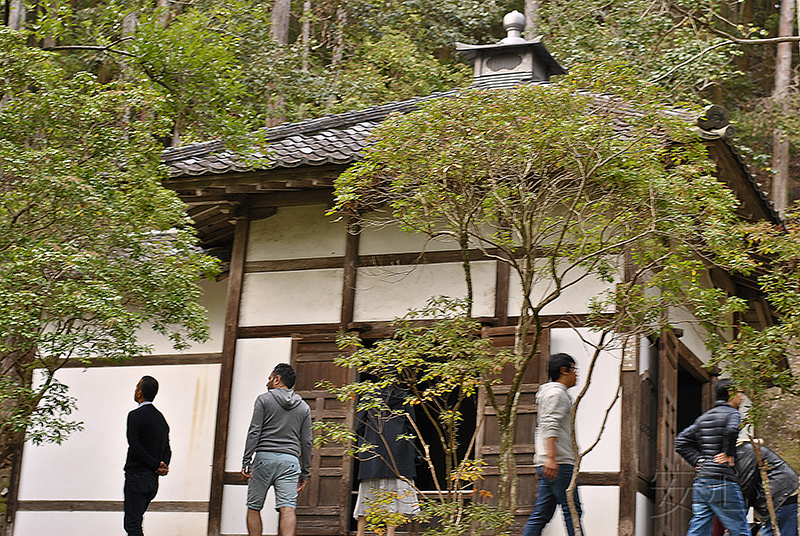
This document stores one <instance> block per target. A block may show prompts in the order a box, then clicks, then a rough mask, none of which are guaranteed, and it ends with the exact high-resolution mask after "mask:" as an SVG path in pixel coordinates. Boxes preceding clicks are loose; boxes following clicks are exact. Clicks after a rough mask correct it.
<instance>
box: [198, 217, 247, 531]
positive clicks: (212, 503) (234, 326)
mask: <svg viewBox="0 0 800 536" xmlns="http://www.w3.org/2000/svg"><path fill="white" fill-rule="evenodd" d="M249 231H250V220H249V219H248V218H246V217H245V218H242V219H238V220H236V230H235V232H234V238H233V252H232V254H231V266H230V271H229V277H228V293H227V297H226V304H225V334H224V336H223V342H222V370H221V371H220V377H219V395H218V398H217V422H216V431H215V436H214V458H213V461H212V466H211V496H210V497H209V501H208V536H220V532H221V530H222V492H223V487H224V480H225V453H226V452H227V450H228V426H229V422H230V410H231V391H232V390H233V366H234V359H235V355H236V340H237V338H238V332H239V306H240V304H241V301H242V286H243V283H244V265H245V260H246V258H245V257H246V254H247V235H248V233H249ZM242 508H244V505H242Z"/></svg>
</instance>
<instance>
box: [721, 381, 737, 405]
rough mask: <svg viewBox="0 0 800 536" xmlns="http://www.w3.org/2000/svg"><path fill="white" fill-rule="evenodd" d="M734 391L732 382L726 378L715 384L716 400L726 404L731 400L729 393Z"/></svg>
mask: <svg viewBox="0 0 800 536" xmlns="http://www.w3.org/2000/svg"><path fill="white" fill-rule="evenodd" d="M733 389H734V386H733V382H732V381H731V380H729V379H727V378H725V379H724V380H719V381H718V382H717V400H722V401H723V402H727V401H728V400H730V399H731V391H732V390H733Z"/></svg>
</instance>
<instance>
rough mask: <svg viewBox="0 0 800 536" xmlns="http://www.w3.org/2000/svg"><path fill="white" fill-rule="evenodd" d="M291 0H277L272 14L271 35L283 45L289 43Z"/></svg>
mask: <svg viewBox="0 0 800 536" xmlns="http://www.w3.org/2000/svg"><path fill="white" fill-rule="evenodd" d="M291 5H292V3H291V0H276V2H275V5H274V6H272V16H271V17H270V22H271V24H272V27H271V28H270V30H269V36H270V37H272V38H273V39H274V40H275V41H277V42H278V43H280V44H282V45H288V44H289V14H290V9H291Z"/></svg>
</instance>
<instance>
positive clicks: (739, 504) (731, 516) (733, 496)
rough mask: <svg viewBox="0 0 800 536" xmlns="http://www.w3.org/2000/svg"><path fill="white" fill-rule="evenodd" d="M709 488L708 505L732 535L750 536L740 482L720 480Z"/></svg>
mask: <svg viewBox="0 0 800 536" xmlns="http://www.w3.org/2000/svg"><path fill="white" fill-rule="evenodd" d="M708 489H709V491H710V495H709V500H708V505H709V507H710V508H711V510H712V511H713V512H714V514H716V516H717V517H718V518H719V520H720V523H722V524H723V526H724V527H725V529H726V530H727V531H728V532H729V533H730V534H731V536H750V525H749V523H748V522H747V510H746V508H745V506H744V497H742V490H741V488H740V487H739V484H737V483H736V482H728V481H719V482H717V483H714V484H713V485H710V486H709V488H708Z"/></svg>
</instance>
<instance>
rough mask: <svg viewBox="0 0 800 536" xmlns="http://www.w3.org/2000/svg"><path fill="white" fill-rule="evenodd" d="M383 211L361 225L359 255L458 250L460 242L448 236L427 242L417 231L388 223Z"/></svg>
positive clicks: (371, 216) (368, 218)
mask: <svg viewBox="0 0 800 536" xmlns="http://www.w3.org/2000/svg"><path fill="white" fill-rule="evenodd" d="M382 216H385V214H381V213H373V214H371V215H370V216H368V217H367V218H366V220H365V222H364V223H363V224H362V226H361V236H360V237H359V243H358V253H359V255H382V254H385V253H416V252H419V251H422V248H425V251H451V250H458V249H459V247H458V244H457V243H456V242H455V241H453V240H451V239H446V238H436V239H434V240H430V241H428V242H427V243H426V239H427V237H425V236H424V235H421V234H417V233H407V232H405V231H403V230H401V229H399V228H398V227H397V226H395V225H386V224H385V223H383V222H381V220H380V218H381V217H382Z"/></svg>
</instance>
